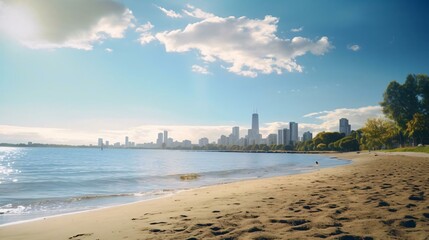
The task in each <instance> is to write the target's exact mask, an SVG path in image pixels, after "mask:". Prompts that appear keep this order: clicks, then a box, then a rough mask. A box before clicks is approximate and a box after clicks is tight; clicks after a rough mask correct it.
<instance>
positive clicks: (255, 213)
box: [0, 152, 429, 240]
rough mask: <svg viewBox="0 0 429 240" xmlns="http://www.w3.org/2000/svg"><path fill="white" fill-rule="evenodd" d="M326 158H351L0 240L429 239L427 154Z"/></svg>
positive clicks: (76, 217) (46, 223) (44, 224)
mask: <svg viewBox="0 0 429 240" xmlns="http://www.w3.org/2000/svg"><path fill="white" fill-rule="evenodd" d="M329 155H330V156H333V157H338V158H343V159H351V160H353V163H352V164H351V165H347V166H341V167H335V168H329V169H321V170H318V171H316V172H313V173H306V174H299V175H291V176H283V177H275V178H268V179H257V180H249V181H242V182H236V183H230V184H223V185H216V186H211V187H207V188H200V189H195V190H191V191H185V192H181V193H178V194H175V195H173V196H169V197H164V198H161V199H155V200H150V201H145V202H139V203H134V204H129V205H124V206H118V207H112V208H107V209H100V210H94V211H89V212H84V213H78V214H71V215H64V216H59V217H51V218H46V219H42V220H38V221H32V222H28V223H21V224H16V225H10V226H5V227H0V239H261V240H262V239H429V237H428V236H429V200H428V198H429V155H428V154H424V153H374V152H371V153H368V152H364V153H360V154H358V153H344V154H329ZM322 164H323V163H322Z"/></svg>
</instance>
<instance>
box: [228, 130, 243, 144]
mask: <svg viewBox="0 0 429 240" xmlns="http://www.w3.org/2000/svg"><path fill="white" fill-rule="evenodd" d="M239 139H240V127H233V128H232V133H231V135H229V145H238V142H239Z"/></svg>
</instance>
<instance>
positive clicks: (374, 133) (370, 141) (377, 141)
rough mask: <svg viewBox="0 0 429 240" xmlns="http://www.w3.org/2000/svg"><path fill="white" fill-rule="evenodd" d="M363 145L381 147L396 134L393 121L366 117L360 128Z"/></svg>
mask: <svg viewBox="0 0 429 240" xmlns="http://www.w3.org/2000/svg"><path fill="white" fill-rule="evenodd" d="M362 132H363V134H364V136H365V145H366V146H367V147H368V148H372V149H374V148H375V149H381V148H382V147H383V146H386V145H387V144H389V142H391V140H392V139H393V137H394V136H395V135H396V126H395V123H394V122H392V121H389V120H385V119H381V118H373V119H368V120H367V122H366V123H365V126H364V127H363V128H362Z"/></svg>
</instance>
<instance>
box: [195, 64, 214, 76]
mask: <svg viewBox="0 0 429 240" xmlns="http://www.w3.org/2000/svg"><path fill="white" fill-rule="evenodd" d="M192 72H196V73H201V74H210V72H209V70H208V69H207V67H206V66H204V67H202V66H199V65H192Z"/></svg>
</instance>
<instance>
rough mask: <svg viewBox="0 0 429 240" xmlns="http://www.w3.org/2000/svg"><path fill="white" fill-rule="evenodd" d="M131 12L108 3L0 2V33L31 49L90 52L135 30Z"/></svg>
mask: <svg viewBox="0 0 429 240" xmlns="http://www.w3.org/2000/svg"><path fill="white" fill-rule="evenodd" d="M134 21H135V18H134V15H133V14H132V12H131V11H130V10H129V9H127V8H125V7H124V6H123V5H121V4H119V3H117V2H114V1H111V0H106V1H86V0H73V1H52V0H38V1H31V0H16V1H11V0H3V1H1V0H0V32H3V33H5V34H6V35H8V36H10V37H12V38H14V39H15V40H17V41H19V42H20V43H21V44H23V45H24V46H26V47H29V48H33V49H55V48H75V49H82V50H91V49H92V48H93V45H94V43H97V42H101V41H102V40H104V39H107V38H123V37H124V33H125V31H126V30H127V29H128V28H132V27H134V24H133V22H134Z"/></svg>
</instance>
